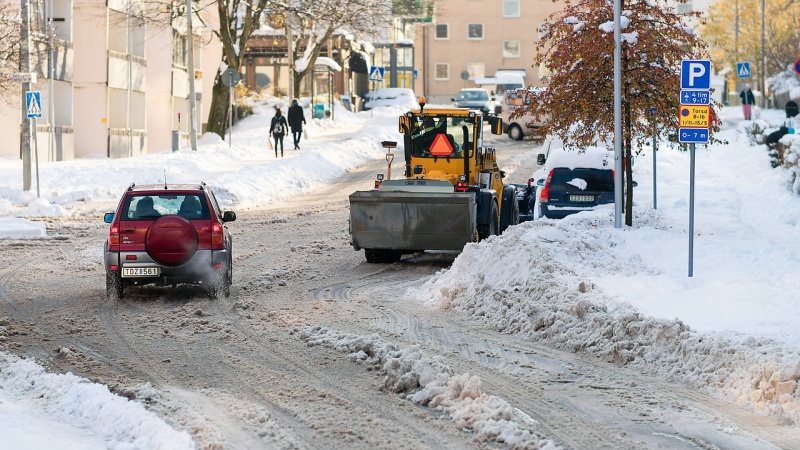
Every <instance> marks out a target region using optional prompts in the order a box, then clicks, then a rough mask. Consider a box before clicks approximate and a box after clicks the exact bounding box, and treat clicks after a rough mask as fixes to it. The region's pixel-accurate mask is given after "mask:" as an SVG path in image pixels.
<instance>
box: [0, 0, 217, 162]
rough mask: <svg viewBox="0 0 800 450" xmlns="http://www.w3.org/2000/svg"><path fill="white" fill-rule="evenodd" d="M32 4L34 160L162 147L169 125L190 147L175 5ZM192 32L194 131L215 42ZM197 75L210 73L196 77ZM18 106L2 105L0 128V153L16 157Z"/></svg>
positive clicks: (36, 0) (122, 1)
mask: <svg viewBox="0 0 800 450" xmlns="http://www.w3.org/2000/svg"><path fill="white" fill-rule="evenodd" d="M29 4H30V7H29V14H28V16H29V17H28V20H29V22H30V23H31V26H30V28H31V30H39V31H38V32H36V33H32V34H31V52H30V61H31V65H30V72H31V73H35V74H36V75H37V77H36V78H37V81H36V82H35V83H31V84H30V87H29V89H30V90H32V91H38V92H40V93H41V112H42V116H41V117H40V118H38V119H36V136H35V137H36V141H35V142H36V147H37V148H38V150H37V151H36V153H38V158H39V161H40V162H45V161H62V160H69V159H73V158H79V157H86V156H97V155H103V156H106V157H109V158H121V157H132V156H139V155H143V154H147V153H156V152H161V151H168V150H170V149H171V146H172V136H173V131H178V133H179V135H180V136H181V138H182V139H181V143H182V144H183V145H186V144H188V142H189V141H188V139H189V130H190V129H191V127H190V124H189V117H190V104H191V102H190V101H189V81H190V78H189V68H188V65H187V60H188V55H187V50H186V49H187V33H186V26H185V23H186V21H185V18H184V17H181V16H180V12H179V11H170V10H167V9H163V5H161V8H162V9H160V10H158V11H154V10H148V8H153V7H154V6H151V4H149V3H147V2H145V1H143V0H133V1H128V0H108V1H105V0H30V3H29ZM196 22H199V21H196ZM198 24H199V23H198ZM198 24H195V25H198ZM194 28H195V30H194V36H195V37H196V39H194V40H193V42H194V43H195V45H194V50H195V51H194V53H193V54H194V67H195V70H194V72H193V77H194V81H195V92H196V114H195V115H196V123H197V125H196V127H195V128H196V130H197V132H198V133H200V132H201V130H202V128H203V123H205V120H206V118H207V117H208V112H209V108H210V102H211V99H210V97H209V98H207V99H206V98H204V97H203V93H204V92H208V93H210V92H211V91H212V87H213V82H214V76H213V75H215V74H216V71H217V68H218V67H219V61H220V59H221V46H220V45H219V41H217V40H215V39H211V36H210V33H208V32H207V31H205V30H203V29H202V28H201V27H197V26H195V27H194ZM204 69H205V70H204ZM204 72H206V73H211V74H212V76H209V77H203V73H204ZM21 94H22V93H21ZM25 108H26V105H25V104H24V102H23V101H20V104H19V105H0V117H2V118H3V120H2V121H0V130H1V131H2V132H4V136H7V139H6V140H5V141H4V143H3V144H2V145H0V157H19V156H20V152H21V147H20V138H21V137H20V136H21V134H20V125H21V124H22V123H23V121H27V120H28V119H27V115H26V113H27V111H26V110H25ZM31 133H33V130H31ZM33 145H34V144H31V147H32V148H33ZM31 158H34V156H33V152H32V156H31Z"/></svg>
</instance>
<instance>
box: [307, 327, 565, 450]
mask: <svg viewBox="0 0 800 450" xmlns="http://www.w3.org/2000/svg"><path fill="white" fill-rule="evenodd" d="M300 337H301V338H302V339H304V340H305V341H306V342H308V345H309V346H311V347H316V346H325V347H330V348H334V349H336V350H338V351H340V352H343V353H346V354H347V358H348V359H350V360H351V361H354V362H357V363H359V364H366V365H368V366H375V367H376V368H378V369H380V370H381V371H382V373H383V374H384V375H385V377H384V387H385V388H386V389H388V390H390V391H391V392H396V393H399V394H402V395H403V396H404V397H405V398H406V399H408V400H410V401H412V402H414V403H416V404H420V405H423V406H427V407H429V408H434V409H436V410H439V411H442V412H444V413H445V414H447V415H448V416H449V417H450V418H451V420H453V422H455V423H456V425H457V426H458V427H459V428H462V429H468V430H472V431H474V432H475V434H476V436H475V440H477V441H478V442H500V443H505V444H506V445H508V446H510V447H511V448H513V449H541V450H555V449H557V448H558V447H557V446H556V444H555V443H554V442H553V441H552V440H550V439H547V438H545V437H543V436H542V435H541V434H540V433H539V432H538V431H537V430H536V428H537V427H538V425H539V423H538V422H536V421H535V420H534V419H532V418H531V417H529V416H527V415H526V414H523V413H522V412H521V411H519V410H517V409H516V408H514V407H513V406H511V405H510V404H509V403H508V402H507V401H506V400H504V399H502V398H500V397H497V396H495V395H489V394H487V393H485V392H483V391H482V390H481V380H480V378H479V377H477V376H471V375H470V374H468V373H463V374H458V375H456V374H453V372H452V370H451V369H450V367H449V366H447V365H446V364H445V362H444V359H443V358H442V357H440V356H434V357H431V356H428V355H426V354H425V353H424V352H422V351H421V350H420V348H419V346H416V345H413V346H411V347H408V348H405V349H401V348H398V347H397V346H395V345H393V344H390V343H387V342H384V341H383V340H381V338H380V337H379V336H378V335H371V336H358V335H353V334H346V333H342V332H339V331H336V330H331V329H328V328H323V327H309V326H306V327H304V328H302V329H301V330H300Z"/></svg>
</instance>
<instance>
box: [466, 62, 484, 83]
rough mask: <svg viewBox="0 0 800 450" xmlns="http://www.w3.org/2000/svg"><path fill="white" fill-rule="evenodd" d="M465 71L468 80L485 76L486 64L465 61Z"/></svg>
mask: <svg viewBox="0 0 800 450" xmlns="http://www.w3.org/2000/svg"><path fill="white" fill-rule="evenodd" d="M467 73H469V79H470V80H477V79H478V78H483V77H485V76H486V64H484V63H467Z"/></svg>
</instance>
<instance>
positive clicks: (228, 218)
mask: <svg viewBox="0 0 800 450" xmlns="http://www.w3.org/2000/svg"><path fill="white" fill-rule="evenodd" d="M234 220H236V213H235V212H233V211H223V212H222V221H223V222H233V221H234Z"/></svg>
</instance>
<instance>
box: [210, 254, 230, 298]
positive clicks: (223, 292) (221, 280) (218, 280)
mask: <svg viewBox="0 0 800 450" xmlns="http://www.w3.org/2000/svg"><path fill="white" fill-rule="evenodd" d="M232 270H233V268H232V267H231V262H230V261H228V267H227V268H226V269H225V272H224V273H222V272H216V273H214V279H213V280H212V281H211V292H210V294H211V298H221V297H225V298H228V297H230V296H231V282H230V279H231V276H232Z"/></svg>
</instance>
